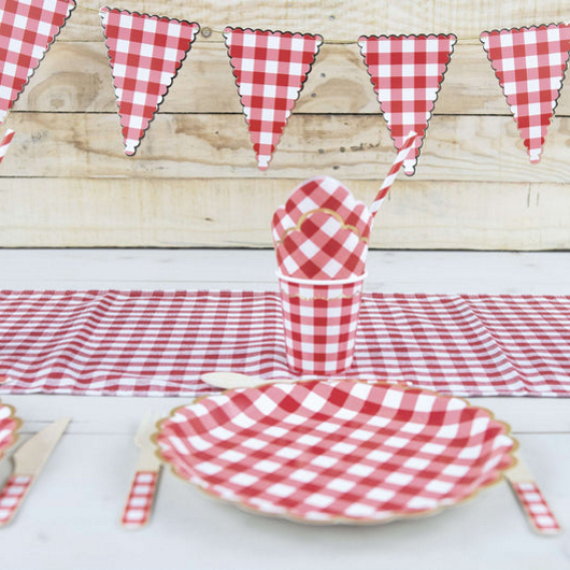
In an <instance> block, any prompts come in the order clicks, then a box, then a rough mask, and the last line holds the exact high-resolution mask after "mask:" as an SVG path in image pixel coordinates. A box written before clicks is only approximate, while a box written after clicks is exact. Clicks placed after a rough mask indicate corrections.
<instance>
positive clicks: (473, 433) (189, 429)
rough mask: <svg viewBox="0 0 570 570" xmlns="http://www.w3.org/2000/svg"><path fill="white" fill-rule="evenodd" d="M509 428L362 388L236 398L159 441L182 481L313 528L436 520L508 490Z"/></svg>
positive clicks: (314, 387)
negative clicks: (447, 510)
mask: <svg viewBox="0 0 570 570" xmlns="http://www.w3.org/2000/svg"><path fill="white" fill-rule="evenodd" d="M509 431H510V430H509V427H508V426H507V425H506V424H504V423H502V422H500V421H497V420H495V419H494V418H493V416H492V414H491V413H490V412H488V411H486V410H483V409H481V408H476V407H472V406H470V405H469V403H468V402H466V401H465V400H462V399H460V398H453V397H445V396H440V395H439V394H437V393H435V392H429V391H426V390H421V389H418V388H407V387H401V386H395V385H389V384H367V383H364V382H357V381H347V380H343V381H331V382H325V381H316V380H315V381H309V382H301V383H295V384H284V383H283V384H268V385H263V386H260V387H258V388H244V389H236V390H229V391H227V392H224V393H222V394H220V395H215V396H208V397H205V398H202V399H200V400H197V401H196V402H194V403H193V404H190V405H187V406H183V407H181V408H177V409H176V410H174V411H173V412H172V414H171V416H170V417H169V418H166V419H165V420H163V421H162V422H161V423H160V426H159V431H158V433H157V434H155V436H154V438H155V439H154V440H155V442H156V444H157V446H158V448H159V451H158V453H159V455H160V456H161V458H162V459H163V460H164V461H165V462H166V463H168V464H170V465H171V467H172V469H173V471H174V472H175V473H176V474H177V475H179V476H180V477H181V478H182V479H184V480H186V481H189V482H190V483H193V484H195V485H197V486H198V487H200V488H201V489H203V490H204V491H206V492H207V493H209V494H210V495H213V496H215V497H218V498H220V499H223V500H226V501H230V502H232V503H236V504H238V505H239V506H242V507H245V508H247V509H252V510H254V511H256V512H259V513H263V514H269V515H280V516H284V517H288V518H291V519H293V520H296V521H301V522H313V523H351V524H355V523H379V522H386V521H390V520H393V519H396V518H401V517H410V516H417V515H423V514H428V513H434V512H436V511H438V510H440V509H441V508H443V507H447V506H451V505H456V504H458V503H461V502H462V501H465V500H466V499H468V498H470V497H472V496H473V495H474V494H476V492H477V491H478V490H480V489H481V488H483V487H487V486H489V485H491V484H492V483H495V482H497V481H498V480H499V479H500V478H501V476H502V472H503V471H504V470H506V469H508V468H509V467H511V466H512V465H513V464H514V462H515V460H514V458H513V457H512V455H511V454H512V452H513V451H514V450H515V448H516V442H515V440H514V439H513V438H511V437H510V436H509Z"/></svg>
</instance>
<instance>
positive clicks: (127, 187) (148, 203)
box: [0, 0, 570, 250]
mask: <svg viewBox="0 0 570 570" xmlns="http://www.w3.org/2000/svg"><path fill="white" fill-rule="evenodd" d="M78 3H79V6H78V8H76V10H75V12H74V13H73V15H72V16H71V19H70V20H69V22H68V24H67V26H66V27H65V28H64V29H63V31H62V33H61V35H60V37H59V38H58V40H57V42H56V43H55V44H54V45H53V46H52V48H51V50H50V52H49V53H48V55H47V57H46V59H45V60H44V62H43V63H42V65H41V66H40V68H39V69H38V71H37V72H36V74H35V76H34V77H33V78H32V80H31V82H30V84H29V85H28V87H27V88H26V90H25V92H24V94H23V96H22V97H21V98H20V100H19V101H18V102H17V103H16V105H15V107H14V110H13V112H12V113H11V114H10V116H9V117H8V120H7V121H6V127H10V128H13V129H14V130H16V132H17V138H16V139H15V142H14V143H13V145H12V148H11V149H10V153H9V155H8V157H7V158H6V160H5V161H4V163H3V165H2V168H1V169H0V246H4V247H37V246H47V247H50V246H54V247H59V246H134V247H136V246H154V247H192V246H218V247H240V246H245V247H267V246H269V245H270V243H271V237H270V231H269V223H270V219H271V214H272V212H273V210H274V209H275V207H276V206H278V205H279V204H280V203H282V202H283V201H284V200H285V198H286V196H287V195H288V193H289V192H290V191H291V189H292V188H293V187H294V186H295V185H297V184H298V183H299V182H300V181H302V180H303V179H305V178H308V177H310V176H314V175H316V174H329V175H332V176H334V177H336V178H339V179H340V180H342V181H343V182H345V183H346V184H347V185H348V186H349V187H350V188H352V189H353V191H354V192H355V193H356V194H357V196H358V197H359V198H361V199H363V200H365V201H367V202H368V203H370V202H371V200H372V198H373V196H374V195H375V193H376V190H377V188H378V186H379V184H380V182H381V180H382V178H383V177H384V175H385V173H386V171H387V169H388V167H389V165H390V164H391V162H392V160H393V158H394V155H395V151H394V148H393V145H392V141H391V139H390V137H389V134H388V130H387V129H386V126H385V122H384V119H383V117H382V115H381V113H380V111H379V105H378V102H377V100H376V98H375V94H374V92H373V89H372V86H371V83H370V80H369V77H368V74H367V72H366V70H365V67H364V65H363V63H362V58H361V56H360V54H359V51H358V46H357V45H355V44H345V43H336V44H335V43H326V44H325V45H324V46H323V47H322V49H321V52H320V55H319V57H318V59H317V63H316V64H315V66H314V68H313V71H312V72H311V75H310V76H309V79H308V81H307V83H306V85H305V89H304V90H303V92H302V94H301V98H300V100H299V102H298V104H297V107H296V109H295V112H294V114H293V116H292V117H291V119H290V121H289V125H288V127H287V129H286V130H285V133H284V135H283V138H282V141H281V144H280V145H279V147H278V149H277V151H276V153H275V155H274V158H273V161H272V163H271V167H270V169H269V170H268V171H267V172H265V173H264V172H260V171H259V170H258V169H257V167H256V163H255V159H254V153H253V150H252V146H251V144H250V141H249V134H248V132H247V128H246V125H245V122H244V118H243V114H242V112H241V106H240V103H239V98H238V95H237V88H236V86H235V83H234V79H233V76H232V72H231V68H230V65H229V62H228V58H227V53H226V48H225V45H224V43H223V36H222V35H221V33H219V32H218V31H216V30H222V29H223V28H224V26H225V25H234V26H248V27H254V28H257V27H259V28H262V29H282V30H291V31H307V32H314V33H320V34H322V35H323V36H324V38H325V40H328V41H341V40H356V39H357V38H358V37H359V35H361V34H379V33H429V32H454V33H455V34H456V35H457V36H458V37H459V42H458V44H457V45H456V49H455V54H454V57H453V59H452V62H451V64H450V67H449V71H448V73H447V76H446V79H445V82H444V86H443V90H442V92H441V94H440V98H439V100H438V102H437V105H436V113H435V115H434V116H433V118H432V120H431V124H430V128H429V130H428V136H427V138H426V141H425V145H424V148H423V151H422V156H421V157H420V160H419V164H418V168H417V173H416V175H415V176H414V177H413V178H407V177H404V176H402V178H401V179H399V180H398V181H397V183H396V185H395V186H394V188H393V192H392V193H391V195H390V200H389V202H388V203H387V204H386V206H385V208H384V209H383V211H382V212H381V214H380V216H379V219H378V222H377V225H376V228H375V230H374V235H373V246H374V247H381V248H396V249H397V248H418V249H422V248H428V249H432V248H441V249H459V248H465V249H514V250H518V249H520V250H541V249H568V248H569V247H570V186H568V182H570V87H568V88H567V91H564V90H563V91H562V95H561V98H560V100H559V105H558V108H557V114H556V117H555V118H554V121H553V123H552V125H551V127H550V130H549V135H548V138H547V142H546V145H545V149H544V158H543V160H542V162H541V164H539V165H531V164H530V163H529V161H528V157H527V155H526V152H525V149H524V147H523V143H522V140H521V139H520V136H519V133H518V131H517V129H516V126H515V123H514V121H513V118H512V116H511V115H510V111H509V109H508V106H507V104H506V102H505V100H504V98H503V95H502V93H501V90H500V88H499V85H498V81H497V79H496V78H495V76H494V72H493V70H492V68H491V66H490V64H489V62H488V61H487V58H486V55H485V52H484V51H483V49H482V46H481V44H480V42H479V41H478V39H477V38H478V36H479V33H480V32H481V31H483V30H486V29H494V28H502V27H513V26H517V27H518V26H524V25H533V24H541V23H551V22H565V21H568V20H570V7H569V6H568V2H567V1H564V0H502V1H501V2H497V1H496V0H480V1H479V2H473V1H472V0H426V1H424V2H418V1H417V0H400V1H399V2H394V1H390V0H374V1H371V2H361V1H358V2H357V1H354V0H343V1H342V2H341V1H339V0H329V1H327V2H324V1H316V0H306V1H283V0H241V1H232V0H218V1H216V2H214V1H211V0H207V1H202V2H200V3H195V5H194V6H192V5H191V4H190V3H186V2H185V1H184V0H170V1H164V0H124V1H123V2H121V4H120V5H118V6H117V7H120V8H124V9H129V10H136V11H141V12H148V13H152V14H160V15H168V16H170V17H178V18H185V19H188V20H191V21H197V22H199V23H200V24H201V26H202V29H204V28H210V29H212V30H214V31H213V32H212V33H211V34H210V35H209V36H208V37H205V35H204V34H201V35H200V37H199V39H198V40H197V41H196V43H195V44H194V46H193V48H192V51H191V52H190V54H189V57H188V58H187V60H186V61H185V63H184V65H183V67H182V70H181V72H180V74H179V76H178V78H177V79H176V80H175V82H174V85H173V87H172V89H171V91H170V93H169V95H168V96H167V98H166V99H165V102H164V104H163V105H162V107H161V110H160V112H159V113H158V114H157V116H156V119H155V120H154V122H153V123H152V125H151V127H150V130H149V131H148V134H147V136H146V138H145V139H144V140H143V143H142V145H141V147H140V149H139V151H138V153H137V156H136V157H135V158H127V157H125V155H124V154H123V146H122V139H121V135H120V125H119V119H118V115H117V113H116V105H115V96H114V92H113V88H112V83H111V73H110V68H109V63H108V58H107V55H106V51H105V46H104V43H103V36H102V33H101V28H100V19H99V15H98V13H97V11H96V10H97V9H98V8H99V6H100V4H99V3H98V2H96V1H95V0H78ZM207 34H208V32H206V35H207Z"/></svg>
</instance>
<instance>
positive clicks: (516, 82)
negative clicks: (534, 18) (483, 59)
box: [481, 24, 570, 162]
mask: <svg viewBox="0 0 570 570" xmlns="http://www.w3.org/2000/svg"><path fill="white" fill-rule="evenodd" d="M481 41H482V42H483V47H484V48H485V51H486V52H487V56H488V57H489V60H490V61H491V65H492V66H493V69H494V70H495V74H496V75H497V78H498V79H499V84H500V85H501V87H502V89H503V93H504V95H505V97H506V98H507V103H508V104H509V106H510V108H511V111H512V113H513V116H514V119H515V122H516V124H517V126H518V128H519V131H520V133H521V136H522V139H523V141H524V144H525V146H526V148H527V152H528V155H529V157H530V161H531V162H540V156H541V154H542V145H543V144H544V139H545V137H546V131H547V129H548V125H549V124H550V121H551V119H552V116H553V115H554V108H555V106H556V101H557V99H558V96H559V94H560V89H561V88H562V81H563V79H564V74H565V72H566V65H567V63H568V52H569V51H570V27H569V26H567V25H564V24H559V25H556V24H552V25H550V26H540V27H536V26H533V27H531V28H520V29H510V30H500V31H499V30H494V31H492V32H483V33H482V34H481Z"/></svg>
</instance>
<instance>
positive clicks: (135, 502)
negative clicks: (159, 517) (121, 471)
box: [121, 471, 158, 529]
mask: <svg viewBox="0 0 570 570" xmlns="http://www.w3.org/2000/svg"><path fill="white" fill-rule="evenodd" d="M157 483H158V473H157V472H156V471H137V472H136V473H135V476H134V478H133V482H132V484H131V489H130V492H129V497H128V499H127V504H126V505H125V510H124V511H123V516H122V517H121V524H122V525H123V526H124V527H126V528H130V529H138V528H142V527H143V526H145V525H146V524H148V522H149V521H150V515H151V512H152V505H153V503H154V497H155V493H156V485H157Z"/></svg>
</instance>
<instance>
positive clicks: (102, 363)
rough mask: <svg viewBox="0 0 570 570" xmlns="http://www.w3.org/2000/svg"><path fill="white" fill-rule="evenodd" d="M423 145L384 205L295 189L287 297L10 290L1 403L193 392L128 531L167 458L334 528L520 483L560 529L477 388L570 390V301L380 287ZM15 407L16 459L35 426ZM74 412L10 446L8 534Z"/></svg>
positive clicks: (485, 391)
mask: <svg viewBox="0 0 570 570" xmlns="http://www.w3.org/2000/svg"><path fill="white" fill-rule="evenodd" d="M414 141H415V134H414V133H410V135H409V137H408V138H407V140H406V143H405V144H404V148H403V150H402V151H401V152H400V153H399V154H398V157H397V158H396V161H395V162H394V165H393V166H392V168H391V170H390V172H389V174H388V177H387V179H386V181H385V182H384V183H383V184H382V187H381V189H380V191H379V193H378V196H377V198H376V200H375V202H374V203H373V205H372V207H371V208H370V210H368V208H367V207H366V206H365V205H364V204H363V203H361V202H359V201H357V200H356V199H355V198H354V197H353V195H352V193H351V192H350V190H349V189H348V188H346V187H345V186H344V185H343V184H342V183H341V182H339V181H337V180H335V179H333V178H330V177H315V178H312V179H309V180H307V181H306V182H304V183H302V184H301V185H300V186H298V187H297V188H295V189H294V190H293V191H292V193H291V196H290V197H289V199H288V201H287V202H286V203H285V205H283V206H280V207H279V208H278V209H277V210H276V212H275V215H274V218H273V237H274V244H275V253H276V259H277V267H278V269H277V281H278V285H279V287H278V289H279V291H278V292H268V291H259V292H256V291H235V290H218V291H216V290H179V291H160V290H155V291H144V290H138V291H125V290H86V291H74V290H43V291H42V290H21V291H11V290H4V291H2V292H0V340H1V341H2V345H1V346H2V348H1V350H0V396H1V397H2V401H3V400H4V399H5V398H6V399H8V400H9V396H11V395H12V396H20V397H21V398H25V397H27V396H31V395H33V394H51V397H61V396H65V395H67V396H69V397H72V398H77V397H79V396H96V395H97V396H105V397H110V396H117V397H118V399H120V398H121V397H128V396H131V397H132V396H137V397H141V398H144V397H147V398H152V399H153V400H154V399H160V398H163V397H166V398H169V400H171V399H172V398H174V397H175V398H184V399H187V398H190V399H191V402H190V403H185V404H182V405H179V406H176V407H175V408H174V409H173V410H172V411H171V412H170V413H168V412H165V411H164V409H162V410H161V411H160V412H158V411H156V410H154V411H153V412H152V413H147V414H146V415H145V416H144V418H143V419H142V420H141V421H140V423H139V425H138V428H137V431H136V434H135V436H134V443H135V445H136V447H137V449H138V459H137V462H136V465H135V466H134V468H133V470H132V478H131V482H130V485H129V487H128V491H127V492H126V495H125V498H124V503H123V507H122V510H121V514H120V517H119V526H120V528H121V529H122V532H126V531H141V533H144V532H152V528H153V526H155V525H156V524H158V523H157V522H156V521H154V520H153V511H154V509H155V508H156V506H157V504H159V501H160V491H159V489H160V485H161V480H162V479H163V478H164V475H163V473H162V472H163V471H164V467H167V468H168V469H169V471H170V472H171V474H173V475H175V476H176V477H177V478H178V479H180V480H182V481H183V482H185V483H190V484H191V486H193V487H195V488H197V489H199V490H200V491H202V493H203V495H204V496H205V500H206V502H208V501H212V499H216V500H218V501H221V502H222V504H224V503H226V504H227V503H229V505H227V507H228V508H231V507H232V506H233V507H235V506H237V507H239V510H240V511H244V512H245V513H249V514H250V515H249V516H254V517H255V516H259V515H264V516H269V517H273V518H275V517H277V518H281V519H285V520H286V521H287V522H288V523H289V524H292V525H296V524H301V525H317V526H323V525H324V526H325V527H326V526H330V525H334V526H341V527H345V526H362V525H365V526H369V525H385V524H388V523H390V524H395V521H397V522H398V524H399V525H404V524H406V523H407V522H408V521H409V520H414V519H417V518H418V517H419V518H421V517H430V518H431V516H432V515H439V516H442V515H441V513H443V512H445V511H447V510H449V508H452V507H453V508H458V506H459V505H462V506H463V503H466V505H465V506H463V509H467V508H468V505H469V504H470V503H472V502H475V501H476V500H477V499H478V497H479V495H481V494H484V493H485V492H488V490H489V489H490V488H491V487H493V486H496V485H497V484H498V483H500V482H501V481H502V480H506V481H508V483H509V485H510V488H511V490H512V491H513V493H514V495H515V497H516V498H517V500H518V502H519V507H520V513H521V514H522V515H523V516H524V517H525V519H526V521H527V524H528V532H532V531H534V533H536V534H537V535H538V536H542V537H546V536H554V535H557V534H559V533H560V532H561V531H562V527H561V525H560V523H559V522H558V519H557V517H556V515H555V513H554V511H553V510H552V508H551V507H550V505H549V502H548V501H547V499H546V498H545V495H544V493H543V492H542V491H541V488H540V486H539V484H538V482H537V480H536V478H535V477H534V475H533V474H532V471H531V470H530V468H529V467H528V466H527V464H526V463H525V462H524V460H523V455H524V448H523V451H522V452H521V449H520V448H521V447H522V446H521V445H520V444H519V441H518V439H517V438H516V437H514V436H513V434H512V429H511V427H510V425H509V424H508V423H506V422H505V421H502V419H501V418H500V417H496V416H495V414H494V413H493V412H491V411H490V410H488V409H486V408H485V407H480V406H478V405H477V397H497V396H503V397H505V396H506V397H515V396H517V397H521V396H530V397H533V398H547V399H548V398H558V397H565V396H566V397H567V396H568V394H569V393H570V360H569V359H568V356H567V355H568V354H569V351H570V332H569V330H570V327H569V326H568V325H569V324H570V301H569V299H568V297H563V296H554V295H542V296H532V295H487V294H455V295H449V294H448V295H436V294H427V293H426V294H409V293H408V294H402V293H393V294H390V293H366V292H365V291H364V287H363V284H364V281H365V279H366V278H367V276H368V274H367V270H366V262H367V254H368V239H369V236H370V232H371V230H372V224H373V221H374V218H375V216H376V213H377V212H378V211H379V209H380V206H381V204H382V202H383V200H384V199H385V197H386V195H387V192H388V190H389V188H390V186H391V184H392V182H393V181H394V179H395V177H396V176H397V174H398V172H399V170H400V168H401V167H402V165H403V164H404V161H405V159H406V157H407V156H408V152H409V151H410V150H413V144H414ZM467 397H470V398H471V401H469V400H467V399H465V398H467ZM0 405H1V406H2V407H1V408H0V422H1V423H0V435H1V436H2V437H0V444H1V445H2V447H1V450H2V451H3V452H4V453H6V451H7V449H8V448H10V447H11V446H13V445H14V444H15V443H16V441H17V438H18V431H19V429H20V428H21V427H22V420H20V419H19V418H18V417H17V413H18V412H17V410H15V409H14V408H13V407H12V406H10V405H7V404H4V403H2V404H0ZM73 421H74V420H73V419H72V418H71V417H62V418H59V419H58V420H56V421H55V422H53V423H51V424H50V425H49V426H47V427H45V428H43V429H42V430H40V431H38V433H36V434H35V435H34V436H32V437H31V438H30V439H29V440H28V441H26V442H25V443H23V444H22V445H20V446H19V447H18V448H17V449H16V451H15V452H14V453H13V454H12V457H11V461H12V464H13V468H12V471H11V473H10V475H9V477H8V479H7V480H6V482H5V483H4V486H3V488H2V490H1V491H0V527H8V525H10V524H11V525H12V526H15V525H17V524H18V517H17V513H18V512H19V510H20V509H24V508H26V506H27V507H28V508H30V509H31V508H32V506H30V505H25V506H24V507H22V506H21V505H22V504H24V503H25V501H24V498H26V497H27V496H28V495H29V496H30V498H29V500H28V503H30V502H32V500H33V496H34V494H33V493H32V491H31V487H32V484H33V483H35V482H36V480H37V479H38V478H39V476H40V472H41V471H42V468H43V467H44V465H45V464H46V462H47V460H48V458H49V457H50V455H51V454H52V452H53V451H54V450H55V448H56V446H57V443H58V441H59V439H60V438H61V436H62V435H63V434H64V432H65V431H66V429H67V427H68V424H70V422H72V424H71V425H73ZM185 491H186V488H180V489H179V493H180V494H182V493H184V492H185ZM212 502H213V501H212ZM378 532H382V531H381V530H380V529H379V530H378Z"/></svg>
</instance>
